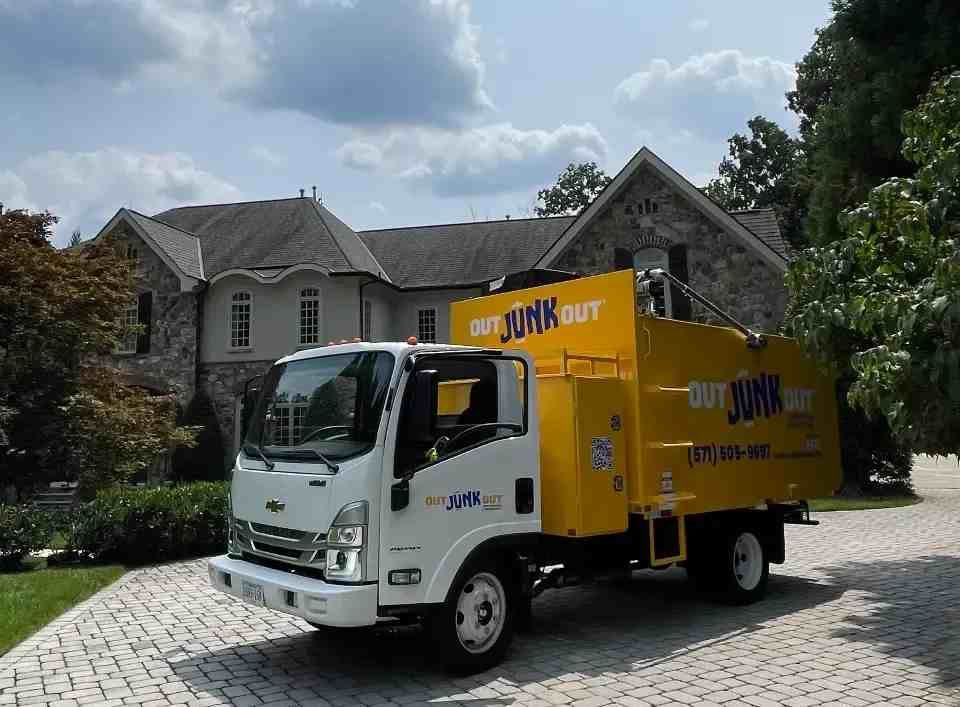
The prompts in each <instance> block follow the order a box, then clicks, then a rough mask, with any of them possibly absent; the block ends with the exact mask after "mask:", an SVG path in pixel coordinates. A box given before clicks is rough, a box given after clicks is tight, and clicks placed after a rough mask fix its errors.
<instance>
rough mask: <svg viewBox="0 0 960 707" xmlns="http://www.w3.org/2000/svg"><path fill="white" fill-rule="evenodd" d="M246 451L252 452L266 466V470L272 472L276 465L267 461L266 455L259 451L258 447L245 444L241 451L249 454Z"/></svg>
mask: <svg viewBox="0 0 960 707" xmlns="http://www.w3.org/2000/svg"><path fill="white" fill-rule="evenodd" d="M248 450H253V453H254V454H255V455H257V456H258V457H260V461H262V462H263V463H264V464H266V465H267V469H269V470H270V471H273V467H275V466H276V464H274V463H273V462H272V461H270V460H269V459H267V455H266V454H264V453H263V450H262V449H260V447H258V446H257V445H255V444H250V443H249V442H247V443H246V444H245V445H243V451H244V452H246V453H247V454H249V451H248Z"/></svg>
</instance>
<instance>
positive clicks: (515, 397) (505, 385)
mask: <svg viewBox="0 0 960 707" xmlns="http://www.w3.org/2000/svg"><path fill="white" fill-rule="evenodd" d="M522 368H523V365H522V363H521V362H517V361H514V360H491V359H483V358H476V357H472V356H470V357H468V356H459V357H454V356H451V357H449V358H446V357H433V356H431V357H427V358H425V359H423V360H422V361H420V362H418V364H417V366H416V367H415V369H414V370H413V371H412V372H411V380H412V379H413V377H414V376H416V375H417V374H418V372H420V371H428V372H430V374H431V375H432V377H433V381H434V386H435V388H434V391H433V395H432V397H431V400H430V408H431V409H430V412H429V418H430V419H429V423H428V425H427V430H426V431H425V433H424V427H423V425H422V424H421V425H416V426H415V427H416V429H417V433H416V434H413V433H408V434H405V431H407V430H411V429H413V428H414V426H412V425H410V424H408V420H409V418H410V417H411V416H413V415H423V414H424V409H423V406H422V404H420V405H418V404H417V403H416V401H415V400H414V399H413V397H414V396H415V395H417V394H418V393H417V391H416V389H415V388H414V386H411V385H408V386H407V389H406V392H405V393H404V400H403V406H402V407H401V413H400V425H399V428H398V430H399V433H398V438H397V454H396V462H395V465H394V467H395V475H396V476H402V475H403V474H405V473H407V472H409V471H410V470H412V469H417V468H420V467H423V466H429V465H430V464H433V463H436V462H439V461H442V460H444V459H447V458H449V457H451V456H454V455H456V454H460V453H463V452H465V451H468V450H470V449H473V448H475V447H479V446H481V445H483V444H487V443H489V442H492V441H495V440H497V439H503V438H504V437H515V436H517V435H522V434H525V433H526V414H525V407H526V399H525V388H524V385H523V380H522V378H521V371H522ZM419 394H421V395H422V394H423V392H422V391H420V393H419ZM421 422H425V421H423V420H421Z"/></svg>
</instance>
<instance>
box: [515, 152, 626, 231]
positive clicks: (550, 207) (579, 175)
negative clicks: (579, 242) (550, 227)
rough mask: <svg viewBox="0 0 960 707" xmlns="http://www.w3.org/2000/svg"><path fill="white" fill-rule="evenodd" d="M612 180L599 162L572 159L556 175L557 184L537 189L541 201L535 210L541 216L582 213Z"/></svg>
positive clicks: (538, 198) (538, 199) (538, 200)
mask: <svg viewBox="0 0 960 707" xmlns="http://www.w3.org/2000/svg"><path fill="white" fill-rule="evenodd" d="M612 181H613V179H612V178H611V177H608V176H607V175H606V174H605V173H604V171H603V170H602V169H600V168H599V167H598V166H597V163H596V162H581V163H580V164H574V163H572V162H571V163H570V164H568V165H567V168H566V169H565V170H563V172H561V173H560V175H559V176H558V177H557V182H556V184H554V185H553V186H552V187H550V188H548V189H541V190H540V191H538V192H537V202H538V205H537V206H536V207H535V208H534V210H535V211H536V214H537V216H540V217H541V218H542V217H544V216H573V215H576V214H579V213H580V212H581V211H583V209H585V208H586V207H587V206H588V205H589V204H590V202H591V201H593V200H594V199H595V198H596V197H597V195H598V194H599V193H600V192H602V191H603V190H604V188H605V187H606V186H607V185H608V184H609V183H610V182H612ZM540 202H542V204H543V205H542V206H541V205H540Z"/></svg>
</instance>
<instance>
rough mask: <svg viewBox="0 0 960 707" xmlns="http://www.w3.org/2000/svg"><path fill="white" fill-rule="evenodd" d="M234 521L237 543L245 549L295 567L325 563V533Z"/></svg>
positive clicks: (321, 567) (246, 551)
mask: <svg viewBox="0 0 960 707" xmlns="http://www.w3.org/2000/svg"><path fill="white" fill-rule="evenodd" d="M234 523H235V525H234V527H235V529H236V535H237V544H238V545H239V546H240V547H241V549H242V550H243V552H244V553H248V554H251V555H258V556H261V557H264V558H266V559H269V560H273V561H274V562H280V563H283V564H287V565H295V566H297V567H311V568H314V569H318V570H322V569H323V568H324V566H325V565H326V559H327V542H326V541H327V535H326V533H321V532H317V531H313V530H296V529H293V528H281V527H280V526H276V525H267V524H265V523H254V522H252V521H246V520H240V519H237V520H236V521H234Z"/></svg>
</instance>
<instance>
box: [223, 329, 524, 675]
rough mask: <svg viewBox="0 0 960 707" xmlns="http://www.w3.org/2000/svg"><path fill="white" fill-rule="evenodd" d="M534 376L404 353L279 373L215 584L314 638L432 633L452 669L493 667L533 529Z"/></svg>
mask: <svg viewBox="0 0 960 707" xmlns="http://www.w3.org/2000/svg"><path fill="white" fill-rule="evenodd" d="M533 370H534V369H533V362H532V359H531V358H530V356H529V354H527V353H525V352H521V351H509V350H505V351H499V350H497V351H488V350H483V349H477V348H469V347H462V346H443V345H411V344H402V343H382V344H379V343H378V344H369V343H352V344H343V345H335V346H327V347H324V348H320V349H311V350H306V351H300V352H298V353H295V354H293V355H291V356H288V357H286V358H283V359H281V360H279V361H278V362H277V363H276V364H275V365H274V366H273V367H272V368H271V369H270V371H269V373H268V374H267V375H266V378H265V380H264V382H263V387H262V390H261V394H260V399H259V402H258V404H257V406H256V408H255V410H254V412H253V415H252V417H251V420H250V423H249V425H248V429H247V431H246V435H245V439H244V441H243V445H242V447H241V450H240V452H239V454H238V455H237V458H236V463H235V465H234V468H233V471H232V480H231V500H230V513H231V515H230V520H229V523H230V528H229V536H228V537H229V547H228V554H226V555H224V556H221V557H217V558H213V559H211V560H210V562H209V573H210V580H211V582H212V583H213V585H214V586H215V587H216V588H217V589H219V590H221V591H224V592H228V593H230V594H234V595H236V596H238V597H240V598H242V599H244V600H246V601H248V602H252V603H255V604H259V605H261V606H265V607H268V608H271V609H275V610H278V611H283V612H286V613H289V614H294V615H296V616H300V617H301V618H303V619H305V620H306V621H308V622H310V623H311V624H315V625H318V626H339V627H355V626H370V625H374V624H376V623H378V622H396V621H399V620H402V619H406V618H416V619H417V620H424V619H432V620H433V621H434V622H435V623H433V625H434V627H435V629H436V636H435V638H436V639H437V641H438V642H439V643H440V644H442V645H444V646H446V649H445V656H446V657H447V660H448V662H449V663H451V664H452V665H454V666H456V667H461V668H464V669H468V670H472V669H479V668H482V667H484V666H486V665H489V664H491V663H492V662H495V661H496V660H499V657H500V656H501V655H502V652H503V651H504V650H505V649H506V644H507V642H508V641H509V634H510V627H511V626H510V624H511V623H512V618H513V616H512V614H513V612H514V600H513V597H514V596H517V593H518V588H519V586H520V578H521V576H522V574H523V572H525V571H526V567H525V565H524V562H525V560H524V554H523V549H524V548H525V547H527V546H528V545H529V543H530V539H531V538H532V537H536V535H537V534H538V533H539V532H540V530H541V527H540V510H539V509H540V503H539V497H538V496H539V478H538V477H539V438H538V431H537V420H538V415H537V411H536V402H537V401H536V395H535V394H534V393H533V391H531V390H530V386H531V383H532V381H534V380H535V376H534V375H533ZM440 627H442V628H440ZM505 629H506V630H505Z"/></svg>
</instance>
